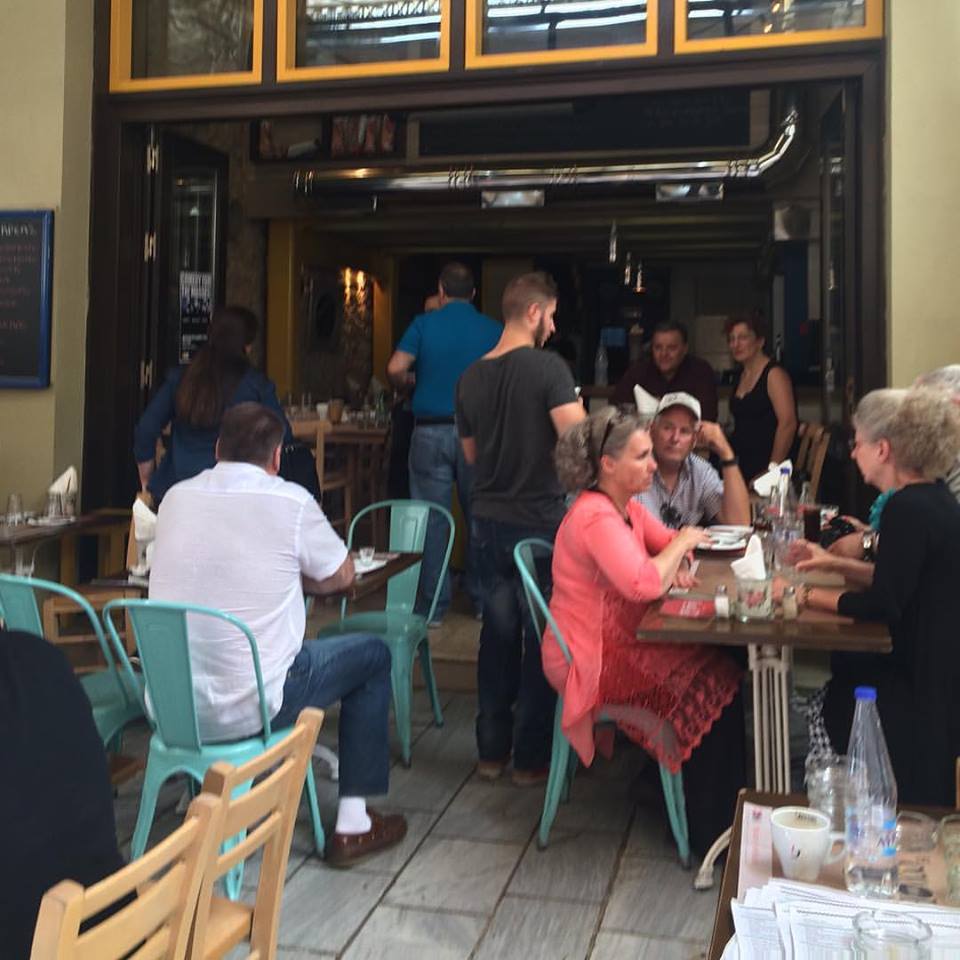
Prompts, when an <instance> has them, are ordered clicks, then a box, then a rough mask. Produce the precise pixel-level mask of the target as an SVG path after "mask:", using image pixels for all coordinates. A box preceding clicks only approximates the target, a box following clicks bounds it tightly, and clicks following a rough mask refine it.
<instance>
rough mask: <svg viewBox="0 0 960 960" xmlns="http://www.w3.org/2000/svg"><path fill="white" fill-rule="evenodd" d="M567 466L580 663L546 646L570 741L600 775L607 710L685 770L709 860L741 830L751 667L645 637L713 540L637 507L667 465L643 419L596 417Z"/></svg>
mask: <svg viewBox="0 0 960 960" xmlns="http://www.w3.org/2000/svg"><path fill="white" fill-rule="evenodd" d="M556 460H557V472H558V474H559V476H560V480H561V482H562V483H563V485H564V487H565V488H566V489H567V490H568V491H570V492H571V493H576V494H578V496H577V499H576V500H575V501H574V504H573V506H572V507H571V508H570V511H569V512H568V513H567V515H566V517H565V518H564V520H563V523H562V524H561V525H560V529H559V530H558V531H557V538H556V545H555V548H554V553H553V596H552V598H551V600H550V611H551V613H552V614H553V616H554V619H555V620H556V623H557V627H558V628H559V629H560V632H561V633H562V635H563V638H564V640H565V641H566V643H567V646H568V647H569V649H570V653H571V654H572V658H573V663H572V664H571V665H568V664H567V661H566V658H565V657H564V655H563V651H562V650H561V649H560V646H559V644H558V643H557V640H556V638H555V637H554V636H553V634H552V632H551V631H550V630H547V632H546V633H545V635H544V639H543V667H544V672H545V673H546V675H547V678H548V680H549V681H550V683H551V684H552V685H553V686H554V687H555V688H556V690H557V691H558V692H560V693H561V694H562V695H563V718H562V728H563V732H564V734H565V735H566V737H567V738H568V739H569V740H570V743H571V745H572V746H573V748H574V749H575V750H576V752H577V755H578V756H579V757H580V759H581V760H582V761H583V762H584V764H586V765H587V766H589V765H590V764H591V763H592V761H593V757H594V736H593V725H594V723H595V721H596V720H597V718H598V717H599V715H600V714H601V713H603V714H605V715H607V716H609V717H611V718H612V719H614V720H615V721H616V723H617V725H618V726H619V727H620V729H621V730H623V731H624V732H625V733H626V734H627V736H629V737H630V739H631V740H634V741H635V742H636V743H638V744H640V745H641V746H642V747H643V748H644V749H645V750H647V751H648V752H649V753H650V754H651V755H652V756H653V757H654V758H655V759H656V760H657V762H658V763H661V764H663V765H664V766H665V767H666V768H667V769H668V770H670V771H671V773H676V772H677V771H678V770H680V769H681V767H682V769H683V786H684V794H685V797H686V808H687V821H688V825H689V829H690V845H691V847H692V848H693V850H694V851H695V852H696V853H697V854H700V855H702V854H703V853H705V851H706V850H707V849H708V848H709V847H710V844H711V843H713V841H714V840H715V839H716V838H717V836H718V835H719V834H720V833H722V832H723V830H725V829H726V828H727V827H728V826H729V824H730V821H731V818H732V816H733V811H734V806H735V804H736V796H737V791H738V790H739V789H740V787H742V786H743V785H744V783H745V782H746V780H745V769H744V726H743V704H742V701H741V699H740V697H739V696H738V693H739V688H740V678H741V676H742V670H741V669H740V667H739V666H738V665H737V664H736V662H735V661H734V660H733V659H732V658H731V657H730V656H728V654H727V653H725V652H724V651H723V650H721V649H720V648H717V647H711V646H707V645H704V644H690V645H678V644H664V643H648V642H646V641H644V640H642V639H638V637H637V628H638V626H639V624H640V621H641V619H642V618H643V615H644V614H645V613H646V611H647V609H648V607H649V606H650V604H651V603H653V602H655V601H656V600H658V599H660V598H661V597H662V596H664V594H666V593H667V591H668V590H670V588H671V587H673V586H674V585H677V586H681V587H689V586H693V585H694V584H695V583H696V580H695V579H694V578H693V577H692V576H691V575H690V573H689V567H688V561H689V556H690V553H691V551H692V550H693V549H694V548H695V547H696V546H697V545H698V544H701V543H705V542H707V541H708V540H709V536H708V535H707V534H706V532H705V531H703V530H701V529H699V528H697V527H689V526H688V527H683V528H682V529H681V530H679V531H677V530H670V529H668V528H667V527H665V526H664V525H663V524H662V523H661V522H660V520H659V519H658V518H657V517H656V516H653V515H651V514H650V513H649V512H648V511H647V509H646V508H645V507H644V506H643V505H642V504H641V503H639V502H638V501H637V499H636V496H637V494H640V493H642V492H643V491H645V490H647V489H648V488H649V487H650V484H651V482H652V480H653V475H654V472H655V471H656V463H655V461H654V459H653V444H652V442H651V440H650V435H649V434H648V433H647V431H646V430H644V429H642V427H641V426H640V421H639V420H638V419H637V418H636V417H634V416H632V415H629V414H626V415H625V414H621V413H619V412H618V411H617V410H616V409H615V408H612V407H610V408H607V409H605V410H602V411H600V412H599V413H596V414H593V415H592V416H590V417H589V418H587V420H585V421H584V422H583V423H580V424H578V425H577V426H575V427H573V428H572V429H571V430H569V431H568V432H567V433H566V434H564V435H563V436H562V437H561V438H560V440H559V442H558V443H557V452H556Z"/></svg>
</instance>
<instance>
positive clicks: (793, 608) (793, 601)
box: [780, 587, 800, 620]
mask: <svg viewBox="0 0 960 960" xmlns="http://www.w3.org/2000/svg"><path fill="white" fill-rule="evenodd" d="M780 602H781V604H782V605H783V619H784V620H796V619H797V615H798V614H799V612H800V610H799V608H798V607H797V591H796V588H795V587H784V588H783V599H782V600H781V601H780Z"/></svg>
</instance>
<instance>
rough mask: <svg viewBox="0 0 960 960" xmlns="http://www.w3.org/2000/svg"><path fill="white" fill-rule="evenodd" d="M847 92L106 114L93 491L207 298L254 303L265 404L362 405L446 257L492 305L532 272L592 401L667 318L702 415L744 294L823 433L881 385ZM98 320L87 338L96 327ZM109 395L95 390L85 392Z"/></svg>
mask: <svg viewBox="0 0 960 960" xmlns="http://www.w3.org/2000/svg"><path fill="white" fill-rule="evenodd" d="M864 102H865V94H864V88H863V85H862V84H861V82H860V81H859V80H857V79H855V78H854V79H847V80H839V81H831V82H817V83H806V84H803V83H791V84H765V85H762V86H755V85H751V86H740V87H732V88H722V89H714V88H707V89H704V90H700V91H694V92H674V93H644V94H622V95H613V94H611V95H609V96H606V97H592V98H584V97H577V96H569V97H568V98H566V99H560V98H556V99H553V100H550V101H539V102H536V103H533V104H530V105H526V106H523V105H516V104H510V105H504V106H497V105H493V104H487V105H484V106H482V107H476V108H463V109H459V110H456V111H449V110H444V109H420V110H406V111H402V110H400V111H395V112H389V113H377V114H373V113H365V114H348V113H344V114H331V113H320V114H318V115H310V116H307V115H299V114H296V115H294V114H286V115H281V116H271V117H266V116H263V115H262V114H261V115H258V116H257V117H255V118H244V119H240V120H238V119H233V120H212V119H209V120H203V121H202V122H198V121H193V120H191V121H190V122H176V121H172V120H169V119H168V120H165V121H164V122H162V123H156V124H149V125H146V126H143V125H139V126H138V125H137V124H135V123H129V124H126V123H125V124H122V125H121V135H122V137H123V138H126V139H129V140H130V142H131V143H135V142H136V141H137V140H138V139H140V140H141V142H143V145H144V149H145V151H146V154H147V164H146V166H147V170H146V172H145V173H144V174H142V177H143V179H142V182H143V185H144V186H143V190H142V199H141V202H140V209H141V210H142V216H141V217H140V218H137V217H135V216H133V215H130V214H129V213H128V215H127V229H128V231H129V232H130V233H131V234H132V233H133V231H134V230H137V231H139V230H140V229H141V227H140V226H138V224H144V223H145V224H146V225H147V226H146V229H145V230H144V236H143V244H144V254H145V255H144V262H143V266H142V269H141V270H140V276H139V277H138V279H137V282H136V283H130V285H129V290H128V291H127V297H128V301H127V302H128V310H129V318H130V323H131V324H133V325H134V329H133V330H130V329H129V328H128V330H127V331H126V332H125V334H124V335H125V336H128V337H129V338H130V342H131V345H132V346H133V347H134V348H135V349H136V351H137V355H136V356H135V358H134V362H135V364H137V365H139V369H140V371H141V376H140V377H139V379H138V383H137V384H136V387H135V389H131V390H130V391H129V392H126V393H125V395H122V394H124V391H123V389H122V388H121V386H120V385H119V383H118V385H117V386H116V387H115V388H114V390H113V391H112V396H111V397H110V398H109V399H110V400H111V402H112V403H113V404H114V405H115V412H116V413H119V417H118V419H117V422H116V423H115V438H116V441H117V442H116V443H115V444H114V448H113V449H110V450H104V449H103V445H102V444H101V443H100V442H99V440H98V438H97V437H96V434H95V433H88V438H89V441H88V446H90V449H89V450H88V452H87V458H86V462H87V463H88V464H89V465H90V467H91V469H93V470H94V471H95V473H96V474H99V475H100V476H101V477H102V478H103V480H104V481H105V483H104V485H103V488H104V490H105V491H106V494H105V495H106V497H107V498H108V500H107V502H113V503H123V502H126V501H127V500H128V496H129V495H130V493H132V490H133V488H134V484H135V476H134V472H133V469H132V462H131V461H130V460H129V459H128V457H127V456H126V454H127V453H128V452H129V451H126V450H124V449H121V448H122V447H123V444H124V442H125V441H126V438H127V437H128V436H129V433H128V430H129V427H130V426H132V423H133V422H134V421H135V419H136V417H137V416H138V415H139V412H140V410H141V409H142V407H143V405H144V403H145V401H146V399H147V398H148V396H149V395H150V393H151V391H152V390H153V389H156V386H157V384H158V378H159V377H160V376H162V373H163V369H164V368H165V367H167V366H169V365H170V364H172V363H176V362H183V361H186V360H187V359H189V356H190V355H191V353H192V352H193V350H195V348H196V346H197V345H198V344H200V343H201V342H202V340H203V336H204V328H205V324H206V321H207V320H208V318H209V309H210V305H211V304H212V303H216V302H236V303H240V304H241V305H244V306H247V307H249V308H250V309H252V310H253V311H254V312H255V313H256V314H257V315H258V316H259V317H261V318H262V319H263V321H264V325H265V328H266V329H265V334H264V337H263V341H262V342H261V343H260V344H259V345H258V350H257V353H256V356H257V359H258V361H259V362H260V363H261V364H262V365H263V366H264V367H265V369H266V372H267V373H268V375H269V376H270V377H271V378H272V379H273V380H274V381H275V383H276V385H277V388H278V392H279V394H280V395H281V397H285V396H289V397H291V398H294V399H299V398H301V397H302V396H303V395H304V394H310V395H311V397H312V398H313V399H314V400H315V401H321V400H324V399H327V398H329V397H331V396H341V395H345V396H347V397H348V398H350V397H351V396H353V397H354V398H355V399H356V400H357V401H358V402H359V401H362V398H363V395H364V394H365V393H366V390H367V387H368V384H369V381H370V377H371V376H376V377H378V378H379V379H380V380H381V382H383V381H384V380H385V378H384V370H383V368H384V366H385V363H386V360H387V358H388V357H389V355H390V352H391V350H392V349H393V346H394V345H395V343H396V342H397V339H398V338H399V335H400V334H401V333H402V331H403V329H404V328H405V327H406V325H407V323H408V322H409V321H410V319H411V318H412V316H413V315H414V314H415V313H416V312H417V311H418V310H419V309H421V308H422V306H423V301H424V299H425V297H426V296H428V295H429V294H430V293H431V292H433V289H434V287H435V283H436V275H437V272H438V270H439V267H440V266H441V265H442V263H443V262H445V261H446V260H448V259H461V260H465V261H466V262H468V263H469V264H470V265H471V267H473V269H474V271H475V273H476V276H477V287H478V303H479V306H480V307H481V309H483V310H484V311H485V312H487V313H489V314H491V315H493V316H495V317H498V316H499V296H500V292H501V291H502V288H503V285H504V284H505V282H506V280H507V279H509V277H510V276H511V275H512V274H514V273H517V272H521V271H522V270H526V269H546V270H548V271H549V272H550V273H552V274H553V275H554V276H555V278H556V279H557V281H558V284H559V286H560V291H561V298H560V310H559V313H558V335H557V337H556V338H555V342H554V344H553V346H554V348H556V349H558V350H559V351H561V352H562V353H563V355H564V356H565V358H566V359H567V360H568V362H569V363H570V364H571V366H572V368H573V370H574V373H575V376H576V378H577V380H578V382H580V383H581V384H583V385H584V388H585V391H586V393H587V394H588V395H590V394H591V393H592V394H593V395H594V396H597V397H598V398H601V399H602V398H603V397H604V396H607V395H609V390H610V388H611V387H612V383H613V382H614V381H615V380H616V378H617V377H618V376H619V374H620V373H622V372H623V370H624V369H625V368H626V366H627V365H628V363H629V362H630V361H631V360H632V359H635V358H636V356H637V355H638V353H639V352H641V351H643V350H644V349H645V348H646V345H647V344H648V342H649V339H650V336H651V333H652V330H653V327H654V326H655V325H656V323H658V322H661V321H663V320H677V321H680V322H682V323H684V324H685V325H686V326H687V327H688V328H689V330H690V334H691V345H692V349H693V350H694V351H695V352H697V353H698V354H700V355H702V356H704V357H705V358H706V359H707V360H708V361H709V362H710V363H711V364H712V365H713V367H714V369H715V371H716V372H717V377H718V380H719V382H720V392H721V419H722V418H723V417H724V416H725V405H724V402H723V398H724V392H725V385H726V384H727V383H729V380H730V378H731V375H732V364H731V361H730V358H729V355H728V353H727V350H726V344H725V338H724V336H723V332H722V331H723V322H724V319H725V318H727V317H729V316H731V315H733V314H739V313H748V312H759V313H761V314H763V316H764V317H765V319H766V320H767V321H768V323H769V326H770V328H771V342H770V344H769V348H770V352H771V353H773V354H775V355H776V356H777V357H778V358H780V359H781V360H782V361H783V362H784V364H785V365H786V366H787V367H788V369H789V370H790V372H791V375H792V376H793V378H794V381H795V383H796V385H797V393H798V398H799V407H800V417H801V419H808V420H811V421H816V422H822V423H833V424H836V425H837V426H842V425H844V424H845V423H846V420H847V416H848V414H849V410H850V406H851V404H852V402H853V399H854V398H855V396H857V395H858V394H859V393H861V392H863V391H864V390H865V389H868V388H869V387H871V386H874V385H876V384H877V383H881V382H883V378H884V362H885V361H884V347H883V337H882V330H880V328H882V324H880V322H879V319H878V318H879V316H880V315H879V313H877V312H876V311H875V309H874V310H870V307H871V305H873V307H874V308H875V305H876V302H877V296H878V285H879V275H878V273H877V270H876V260H875V256H874V254H875V253H876V250H875V247H876V243H877V240H876V233H877V217H878V212H877V210H876V209H875V208H871V207H868V206H864V205H863V204H862V203H861V198H862V196H863V193H864V191H865V190H866V189H867V188H868V186H869V181H870V178H871V177H874V178H875V173H873V174H871V173H870V172H869V170H867V171H866V179H867V181H868V183H867V184H864V182H862V180H861V172H862V171H863V170H864V167H863V162H862V151H863V150H864V148H865V144H867V142H868V141H867V139H866V137H865V134H866V133H868V126H869V122H868V121H870V120H871V119H872V120H873V121H875V120H876V116H874V114H875V113H876V110H875V109H872V108H873V107H875V106H876V104H875V103H874V102H873V101H870V103H871V109H869V110H867V112H866V113H864V110H863V105H864ZM627 120H629V123H627V122H625V121H627ZM151 165H152V166H153V169H152V170H151V169H149V168H150V167H151ZM228 218H229V223H228ZM130 240H131V243H138V239H135V237H133V236H131V237H130ZM95 252H96V251H95ZM100 252H101V253H102V251H100ZM136 290H139V293H138V294H137V295H136V296H134V295H133V292H134V291H136ZM358 291H362V296H361V297H360V300H362V304H361V306H362V307H363V309H362V310H360V311H359V312H358V311H357V310H356V309H355V307H356V306H357V303H358V302H359V301H358V300H357V298H358ZM355 301H356V302H355ZM345 308H349V309H345ZM348 313H349V314H350V316H349V317H348V316H347V314H348ZM107 319H108V320H109V319H110V318H109V317H108V318H107ZM345 319H346V320H348V322H346V323H344V322H343V321H344V320H345ZM96 327H97V329H95V330H93V332H92V338H93V339H94V341H95V340H97V339H98V338H99V337H102V336H103V335H104V334H105V333H106V331H107V329H108V327H109V324H108V323H107V322H106V321H97V322H96ZM878 330H880V332H877V331H878ZM358 338H359V339H358ZM355 341H356V342H355ZM361 341H362V343H361ZM600 344H603V346H604V348H605V350H606V352H607V354H608V369H607V376H606V379H607V381H608V383H607V384H606V385H605V384H602V383H597V382H596V381H597V375H596V374H597V371H596V366H595V359H596V356H597V348H598V346H599V345H600ZM119 360H120V357H119V356H118V355H116V354H115V355H114V357H113V363H114V364H116V363H118V362H119ZM122 379H123V378H118V380H120V381H122ZM103 392H104V391H100V390H98V388H97V386H96V385H94V386H93V389H92V390H91V394H90V399H91V402H96V395H97V394H98V393H103ZM106 399H107V398H106V397H101V398H100V402H101V403H102V402H104V401H105V400H106ZM121 421H124V422H125V423H122V422H121ZM837 436H838V445H839V436H840V431H839V430H838V431H837ZM98 447H99V448H100V449H99V451H97V453H99V454H100V455H99V456H97V453H95V450H96V448H98ZM91 458H95V462H94V460H93V459H91ZM835 459H836V460H837V461H839V459H840V458H839V455H838V456H837V457H835ZM834 482H835V483H836V484H837V485H840V486H844V487H845V486H846V485H845V484H844V480H843V478H842V477H835V478H834ZM847 492H848V493H849V491H847ZM837 496H838V498H839V495H837ZM844 499H847V497H846V496H845V497H844Z"/></svg>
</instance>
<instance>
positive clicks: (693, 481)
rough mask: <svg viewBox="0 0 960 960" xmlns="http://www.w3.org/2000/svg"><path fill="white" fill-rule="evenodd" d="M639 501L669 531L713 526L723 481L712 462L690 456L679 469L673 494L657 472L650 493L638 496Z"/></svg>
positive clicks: (717, 512)
mask: <svg viewBox="0 0 960 960" xmlns="http://www.w3.org/2000/svg"><path fill="white" fill-rule="evenodd" d="M637 500H639V501H640V502H641V503H642V504H643V505H644V506H645V507H646V508H647V510H648V511H649V512H650V513H652V514H653V515H654V516H655V517H657V518H658V519H660V520H661V521H663V523H665V524H666V525H667V526H668V527H675V528H678V529H679V528H680V527H686V526H697V525H699V524H702V523H710V522H711V521H713V520H715V519H716V518H717V516H718V515H719V513H720V506H721V504H722V502H723V481H722V480H721V479H720V477H719V476H718V475H717V471H716V470H714V468H713V467H712V466H711V465H710V463H709V461H707V460H704V459H703V457H698V456H697V455H696V454H695V453H691V454H690V456H689V457H687V459H686V460H684V461H683V463H682V464H681V466H680V475H679V476H678V477H677V485H676V486H675V487H674V488H673V492H672V493H671V492H670V491H669V490H667V488H666V486H665V485H664V482H663V478H662V477H661V476H660V471H659V470H658V471H657V472H656V473H655V474H654V475H653V483H652V484H651V485H650V489H649V490H644V491H643V493H639V494H637Z"/></svg>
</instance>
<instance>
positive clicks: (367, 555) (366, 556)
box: [360, 547, 374, 563]
mask: <svg viewBox="0 0 960 960" xmlns="http://www.w3.org/2000/svg"><path fill="white" fill-rule="evenodd" d="M373 555H374V549H373V547H361V548H360V562H361V563H373Z"/></svg>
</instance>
